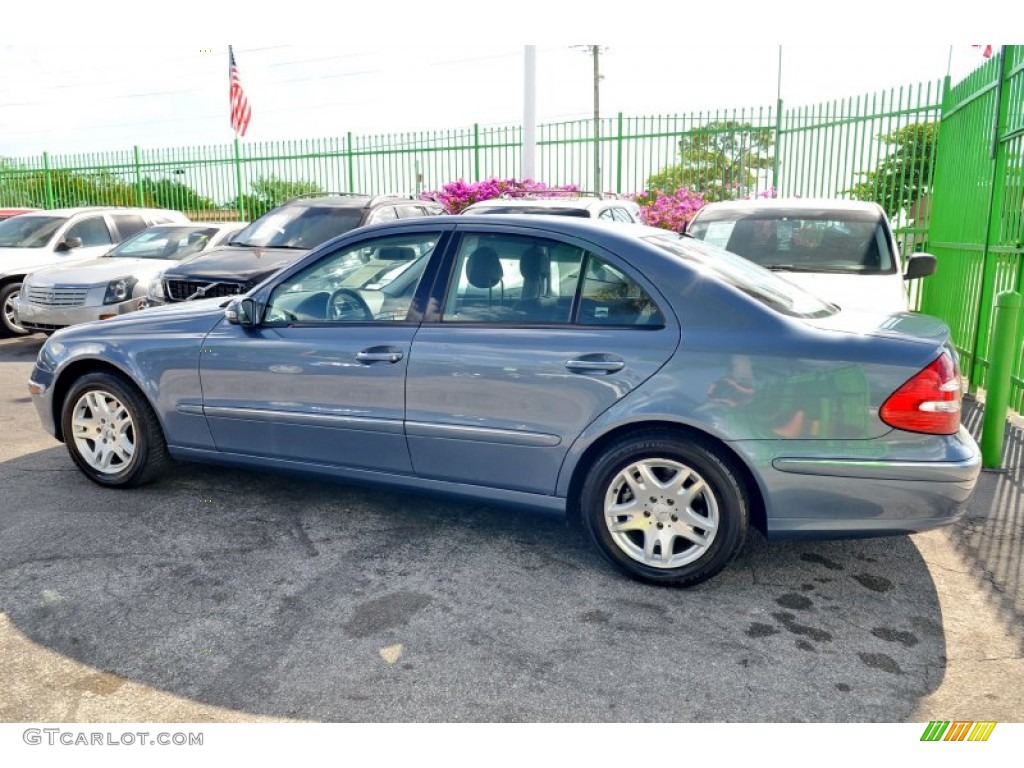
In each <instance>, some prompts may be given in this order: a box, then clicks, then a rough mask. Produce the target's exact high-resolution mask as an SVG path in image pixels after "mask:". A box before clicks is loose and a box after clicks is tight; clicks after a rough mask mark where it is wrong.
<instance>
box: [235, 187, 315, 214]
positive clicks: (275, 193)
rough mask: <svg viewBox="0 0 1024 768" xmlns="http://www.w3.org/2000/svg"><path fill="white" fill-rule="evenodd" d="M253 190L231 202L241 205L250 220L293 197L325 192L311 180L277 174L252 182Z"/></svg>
mask: <svg viewBox="0 0 1024 768" xmlns="http://www.w3.org/2000/svg"><path fill="white" fill-rule="evenodd" d="M251 190H252V191H251V192H250V193H249V194H247V195H242V196H241V197H240V198H235V199H234V200H233V201H232V202H231V206H232V207H234V208H239V207H240V208H241V209H242V210H243V211H244V212H245V213H244V215H245V217H246V218H247V219H248V220H249V221H253V220H255V219H258V218H259V217H260V216H262V215H263V214H264V213H266V212H267V211H269V210H272V209H274V208H276V207H277V206H279V205H281V203H284V202H287V201H288V200H291V199H292V198H293V197H299V196H300V195H317V194H323V190H322V189H320V187H318V186H317V185H316V184H314V183H313V182H311V181H285V180H284V179H279V178H277V177H276V176H267V177H264V176H261V177H260V178H259V179H257V180H256V181H254V182H253V183H252V187H251ZM239 203H241V205H240V206H239Z"/></svg>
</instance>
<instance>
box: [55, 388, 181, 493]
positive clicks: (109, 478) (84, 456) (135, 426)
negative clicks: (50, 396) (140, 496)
mask: <svg viewBox="0 0 1024 768" xmlns="http://www.w3.org/2000/svg"><path fill="white" fill-rule="evenodd" d="M61 425H62V428H63V430H64V442H65V443H66V444H67V447H68V453H70V454H71V458H72V459H73V460H74V462H75V464H77V465H78V468H79V469H81V470H82V472H84V473H85V475H86V477H88V478H89V479H90V480H92V481H93V482H95V483H98V484H100V485H104V486H108V487H132V486H137V485H142V484H143V483H147V482H149V481H150V480H152V479H154V478H155V477H156V476H157V475H158V474H160V473H161V472H162V471H164V469H165V468H166V467H167V465H168V464H169V463H170V456H169V454H168V453H167V444H166V442H165V441H164V435H163V430H162V429H161V428H160V423H159V421H158V420H157V418H156V414H155V413H153V409H152V408H151V407H150V405H149V403H148V402H147V401H146V399H145V398H144V397H143V396H142V394H140V393H139V392H138V390H136V389H135V387H134V386H132V385H131V384H129V383H127V382H126V381H124V380H123V379H122V378H120V377H119V376H116V375H113V374H110V373H102V372H97V373H90V374H87V375H85V376H83V377H82V378H80V379H78V381H76V382H75V383H74V384H73V385H72V386H71V389H70V390H69V391H68V393H67V396H66V397H65V398H64V404H63V408H62V411H61Z"/></svg>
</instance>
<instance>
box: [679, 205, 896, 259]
mask: <svg viewBox="0 0 1024 768" xmlns="http://www.w3.org/2000/svg"><path fill="white" fill-rule="evenodd" d="M886 231H887V227H886V226H885V222H884V221H883V220H882V219H881V217H879V216H878V214H875V213H870V212H867V211H834V210H833V211H806V210H798V209H782V208H780V209H774V210H757V211H743V210H718V211H712V210H707V211H704V212H703V213H702V214H700V215H698V216H697V218H696V219H695V220H694V221H693V223H692V224H691V225H690V226H689V228H688V229H687V234H690V235H692V236H693V237H696V238H697V239H699V240H705V241H707V242H708V243H711V244H712V245H717V246H719V247H720V248H725V249H726V250H729V251H732V252H733V253H738V254H739V255H740V256H743V257H744V258H747V259H749V260H750V261H753V262H754V263H756V264H760V265H761V266H763V267H767V268H768V269H775V270H785V271H788V272H838V273H849V274H875V275H877V274H887V273H892V272H894V271H895V269H896V267H895V263H894V260H893V257H892V252H891V250H890V248H889V240H888V237H887V236H886Z"/></svg>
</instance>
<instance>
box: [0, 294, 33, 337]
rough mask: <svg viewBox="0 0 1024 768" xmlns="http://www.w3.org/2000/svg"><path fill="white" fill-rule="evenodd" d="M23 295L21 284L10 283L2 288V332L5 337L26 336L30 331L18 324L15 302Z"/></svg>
mask: <svg viewBox="0 0 1024 768" xmlns="http://www.w3.org/2000/svg"><path fill="white" fill-rule="evenodd" d="M19 293H21V283H8V284H7V285H5V286H3V287H0V331H2V332H3V335H4V336H24V335H25V334H27V333H28V331H27V330H26V329H24V328H22V327H21V326H20V325H19V324H18V319H17V318H18V316H17V313H16V312H15V311H14V301H15V299H17V298H18V294H19Z"/></svg>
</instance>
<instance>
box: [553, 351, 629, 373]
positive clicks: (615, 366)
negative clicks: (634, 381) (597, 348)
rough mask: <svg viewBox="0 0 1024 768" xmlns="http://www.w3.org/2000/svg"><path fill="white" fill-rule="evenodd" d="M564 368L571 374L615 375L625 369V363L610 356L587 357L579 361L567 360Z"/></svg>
mask: <svg viewBox="0 0 1024 768" xmlns="http://www.w3.org/2000/svg"><path fill="white" fill-rule="evenodd" d="M565 367H566V368H568V369H569V370H570V371H572V372H573V373H616V372H617V371H621V370H622V369H623V368H625V367H626V362H625V361H624V360H622V359H621V358H614V357H611V356H610V355H594V356H589V355H588V356H587V357H585V358H583V359H581V360H567V361H566V362H565Z"/></svg>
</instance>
